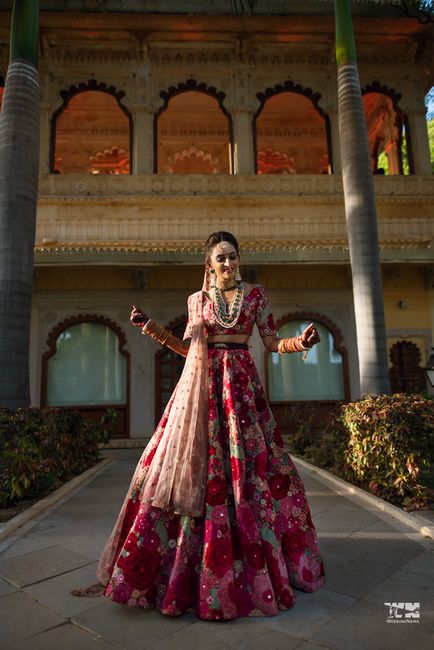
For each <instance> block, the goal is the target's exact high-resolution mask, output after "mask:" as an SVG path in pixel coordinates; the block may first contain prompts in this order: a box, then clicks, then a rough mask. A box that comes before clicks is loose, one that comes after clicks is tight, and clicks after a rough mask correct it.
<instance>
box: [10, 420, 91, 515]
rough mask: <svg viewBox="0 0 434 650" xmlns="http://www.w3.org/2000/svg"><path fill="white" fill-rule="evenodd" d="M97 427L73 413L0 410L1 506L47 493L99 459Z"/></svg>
mask: <svg viewBox="0 0 434 650" xmlns="http://www.w3.org/2000/svg"><path fill="white" fill-rule="evenodd" d="M99 440H100V431H99V428H98V427H97V426H95V425H94V424H92V423H89V422H88V421H86V420H84V418H83V417H82V416H81V415H80V413H79V412H78V411H75V410H74V409H71V408H44V409H38V408H22V409H16V410H11V409H6V408H1V409H0V506H2V507H5V506H8V505H10V504H11V503H13V502H14V501H16V500H17V499H21V498H32V497H34V496H38V495H39V494H41V493H44V492H47V491H49V490H50V489H51V488H52V487H53V486H55V485H56V483H58V482H59V481H65V480H68V479H70V478H72V477H73V476H74V475H76V474H79V473H81V472H83V471H84V470H85V469H88V468H89V467H91V466H92V465H94V464H95V463H96V462H97V461H98V460H99V459H100V453H99V449H98V442H99Z"/></svg>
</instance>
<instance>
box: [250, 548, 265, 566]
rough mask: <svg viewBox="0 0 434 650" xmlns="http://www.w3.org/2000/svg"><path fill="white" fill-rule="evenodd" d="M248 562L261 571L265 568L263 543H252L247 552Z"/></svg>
mask: <svg viewBox="0 0 434 650" xmlns="http://www.w3.org/2000/svg"><path fill="white" fill-rule="evenodd" d="M246 557H247V562H248V563H249V564H250V565H251V566H252V567H254V568H255V569H256V571H259V570H260V569H262V568H263V566H264V563H265V559H264V553H263V550H262V545H261V544H250V546H249V547H248V549H247V553H246Z"/></svg>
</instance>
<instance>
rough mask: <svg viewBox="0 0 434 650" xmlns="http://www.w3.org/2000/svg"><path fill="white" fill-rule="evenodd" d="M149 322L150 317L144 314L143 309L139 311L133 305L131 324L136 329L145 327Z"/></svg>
mask: <svg viewBox="0 0 434 650" xmlns="http://www.w3.org/2000/svg"><path fill="white" fill-rule="evenodd" d="M148 320H149V317H148V316H146V314H145V313H144V312H142V311H141V309H138V308H137V307H136V306H135V305H133V308H132V310H131V315H130V321H131V323H132V324H133V325H135V326H136V327H143V325H144V324H145V323H146V321H148Z"/></svg>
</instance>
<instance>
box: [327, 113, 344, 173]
mask: <svg viewBox="0 0 434 650" xmlns="http://www.w3.org/2000/svg"><path fill="white" fill-rule="evenodd" d="M328 116H329V122H330V140H331V143H330V144H331V147H332V158H333V173H334V174H342V162H341V141H340V136H339V114H338V110H337V109H335V108H332V109H331V110H329V111H328Z"/></svg>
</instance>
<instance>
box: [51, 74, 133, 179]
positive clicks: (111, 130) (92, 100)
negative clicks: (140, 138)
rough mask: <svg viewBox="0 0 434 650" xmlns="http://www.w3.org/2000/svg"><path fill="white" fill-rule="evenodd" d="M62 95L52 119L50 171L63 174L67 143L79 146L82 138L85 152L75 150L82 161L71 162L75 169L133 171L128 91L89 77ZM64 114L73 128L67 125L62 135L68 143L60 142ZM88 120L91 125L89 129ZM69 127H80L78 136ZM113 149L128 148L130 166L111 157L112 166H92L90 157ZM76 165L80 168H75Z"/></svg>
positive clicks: (80, 170) (84, 170) (115, 171)
mask: <svg viewBox="0 0 434 650" xmlns="http://www.w3.org/2000/svg"><path fill="white" fill-rule="evenodd" d="M60 96H61V97H62V99H63V102H62V105H61V106H60V107H59V108H58V109H57V110H56V111H55V112H54V113H53V116H52V119H51V140H50V172H51V173H62V172H63V170H62V164H64V165H65V168H66V167H67V165H66V163H65V162H64V159H65V154H68V146H73V147H75V148H77V146H78V145H80V143H81V140H82V141H83V142H82V146H83V147H84V148H85V149H86V151H85V152H83V156H81V157H80V156H79V154H77V153H75V157H77V156H79V161H78V162H76V163H75V164H74V165H72V170H73V171H76V172H78V173H92V174H95V173H96V174H98V173H112V174H116V173H130V172H131V165H130V159H131V153H132V151H133V119H132V115H131V113H130V112H129V111H128V109H127V108H126V106H125V105H124V104H123V103H122V99H123V98H124V96H125V92H124V91H123V90H117V89H116V88H115V87H114V86H108V85H107V84H105V83H103V82H98V81H96V79H90V80H89V81H87V82H83V83H80V84H78V85H77V86H75V85H72V86H70V87H69V88H68V90H62V91H61V92H60ZM72 109H74V110H72ZM65 115H68V118H67V119H68V121H69V122H71V127H67V126H65V127H64V128H65V129H66V131H65V133H62V138H63V139H64V140H65V143H61V142H60V137H59V128H60V127H59V124H60V123H61V122H62V123H64V122H65V119H66V117H65ZM64 118H65V119H64ZM86 118H87V120H86ZM87 123H89V127H88V128H87V130H86V124H87ZM98 124H99V126H98ZM68 128H72V129H73V130H74V129H76V128H79V130H80V133H79V134H78V136H77V135H76V134H75V133H74V132H71V133H70V132H69V131H68ZM80 138H81V140H80ZM68 142H70V145H68ZM60 145H61V146H60ZM59 146H60V148H59ZM112 149H117V150H122V149H123V150H124V151H128V166H126V165H125V161H124V160H123V159H122V160H120V163H119V164H118V161H116V160H112V167H110V169H109V168H108V166H107V164H106V165H105V167H102V168H101V169H100V168H98V166H96V167H95V166H92V164H91V162H90V158H92V157H95V156H97V155H98V154H99V153H100V152H101V151H105V150H112ZM81 158H83V160H82V159H81ZM76 167H77V168H78V169H75V168H76ZM68 171H69V169H68Z"/></svg>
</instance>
